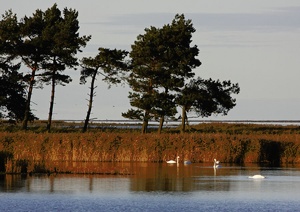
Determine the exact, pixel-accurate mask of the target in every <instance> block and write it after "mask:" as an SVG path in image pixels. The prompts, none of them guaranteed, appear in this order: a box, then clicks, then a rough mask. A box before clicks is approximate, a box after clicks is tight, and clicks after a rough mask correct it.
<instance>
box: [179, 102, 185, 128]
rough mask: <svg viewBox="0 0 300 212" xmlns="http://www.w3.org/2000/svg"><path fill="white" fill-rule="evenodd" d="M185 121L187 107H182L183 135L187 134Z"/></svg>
mask: <svg viewBox="0 0 300 212" xmlns="http://www.w3.org/2000/svg"><path fill="white" fill-rule="evenodd" d="M185 120H186V111H185V106H183V107H182V114H181V131H180V132H181V133H184V132H185Z"/></svg>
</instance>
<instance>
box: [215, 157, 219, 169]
mask: <svg viewBox="0 0 300 212" xmlns="http://www.w3.org/2000/svg"><path fill="white" fill-rule="evenodd" d="M219 163H220V161H218V160H216V159H214V168H218V167H219Z"/></svg>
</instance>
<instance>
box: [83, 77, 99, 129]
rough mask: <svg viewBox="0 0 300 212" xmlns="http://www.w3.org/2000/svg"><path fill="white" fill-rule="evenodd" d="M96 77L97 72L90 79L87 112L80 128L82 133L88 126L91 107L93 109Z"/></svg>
mask: <svg viewBox="0 0 300 212" xmlns="http://www.w3.org/2000/svg"><path fill="white" fill-rule="evenodd" d="M96 75H97V71H95V73H94V74H93V77H92V82H91V90H90V99H89V105H88V111H87V113H86V118H85V121H84V126H83V128H82V132H86V130H87V128H88V125H89V120H90V115H91V111H92V107H93V98H94V89H95V79H96Z"/></svg>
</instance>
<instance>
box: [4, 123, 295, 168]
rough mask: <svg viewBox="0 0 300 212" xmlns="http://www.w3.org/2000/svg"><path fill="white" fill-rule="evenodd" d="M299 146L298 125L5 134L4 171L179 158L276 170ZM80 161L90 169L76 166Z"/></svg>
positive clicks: (289, 158) (207, 125)
mask: <svg viewBox="0 0 300 212" xmlns="http://www.w3.org/2000/svg"><path fill="white" fill-rule="evenodd" d="M299 148H300V141H299V128H297V127H272V126H257V125H234V124H231V125H230V124H204V125H199V126H194V129H193V132H189V133H184V134H178V133H162V134H156V133H149V134H140V133H137V132H101V131H99V132H97V131H94V132H88V133H80V132H72V133H35V132H23V131H18V132H0V172H4V171H5V172H17V173H21V172H45V173H47V172H50V173H52V172H63V173H69V172H71V173H119V172H120V170H119V171H118V170H115V169H114V168H112V169H111V170H101V168H100V167H97V166H98V165H95V166H91V165H88V164H89V163H86V162H94V163H98V162H137V161H138V162H164V161H166V160H170V159H175V158H176V156H177V155H178V156H180V160H181V162H182V161H183V160H185V159H186V160H190V161H192V162H194V163H195V162H212V161H213V159H214V158H217V159H218V160H220V161H221V162H223V163H237V164H243V163H267V164H270V165H274V166H276V165H280V164H285V163H300V149H299ZM79 162H80V163H81V164H85V163H86V167H84V166H80V167H78V165H74V163H79ZM63 164H64V165H63ZM90 164H92V163H90ZM122 172H123V173H126V170H123V171H122Z"/></svg>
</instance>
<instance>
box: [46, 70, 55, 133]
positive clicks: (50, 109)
mask: <svg viewBox="0 0 300 212" xmlns="http://www.w3.org/2000/svg"><path fill="white" fill-rule="evenodd" d="M54 95H55V71H53V75H52V90H51V99H50V108H49V115H48V122H47V131H48V132H50V131H51V123H52V114H53V105H54Z"/></svg>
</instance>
